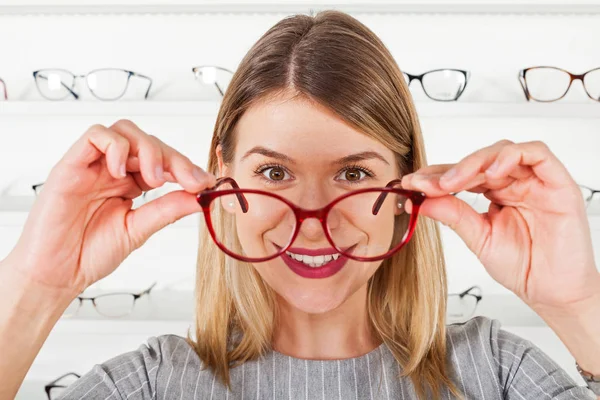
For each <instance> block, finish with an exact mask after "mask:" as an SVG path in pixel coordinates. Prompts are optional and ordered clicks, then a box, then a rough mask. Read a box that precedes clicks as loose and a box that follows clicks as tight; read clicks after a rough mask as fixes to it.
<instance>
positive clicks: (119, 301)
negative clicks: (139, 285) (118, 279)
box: [62, 282, 156, 318]
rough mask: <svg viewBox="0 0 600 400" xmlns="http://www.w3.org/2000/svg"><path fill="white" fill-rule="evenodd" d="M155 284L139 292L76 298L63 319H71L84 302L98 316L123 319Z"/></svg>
mask: <svg viewBox="0 0 600 400" xmlns="http://www.w3.org/2000/svg"><path fill="white" fill-rule="evenodd" d="M155 285H156V282H154V283H153V284H152V285H150V287H148V288H147V289H145V290H142V291H141V292H137V293H131V292H114V293H104V294H101V295H98V296H77V298H75V299H74V300H73V301H72V302H71V304H69V306H68V307H67V309H66V310H65V312H64V313H63V315H62V316H63V317H72V316H74V315H76V314H77V312H78V311H79V309H80V308H81V306H82V305H83V302H84V301H90V302H91V303H92V305H93V306H94V308H95V309H96V311H97V312H98V314H100V315H103V316H105V317H111V318H118V317H125V316H127V315H129V314H131V313H132V311H133V309H134V307H135V303H136V302H137V300H138V299H140V298H141V297H142V296H144V295H149V294H150V291H151V290H152V288H154V286H155Z"/></svg>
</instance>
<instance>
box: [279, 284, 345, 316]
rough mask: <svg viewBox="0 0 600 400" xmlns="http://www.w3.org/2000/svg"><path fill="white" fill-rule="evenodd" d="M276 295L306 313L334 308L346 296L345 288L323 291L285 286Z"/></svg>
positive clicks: (339, 304) (316, 312) (317, 312)
mask: <svg viewBox="0 0 600 400" xmlns="http://www.w3.org/2000/svg"><path fill="white" fill-rule="evenodd" d="M278 295H279V297H282V298H283V299H284V300H285V302H286V303H287V304H288V305H289V306H292V307H293V308H295V309H297V310H298V311H302V312H305V313H307V314H323V313H326V312H328V311H332V310H335V309H336V308H338V307H339V306H341V305H342V304H343V303H344V302H345V301H346V299H347V298H348V292H347V291H346V290H328V291H327V293H324V292H323V291H322V290H314V289H312V290H311V289H307V288H293V289H292V288H286V289H284V290H282V291H281V292H278Z"/></svg>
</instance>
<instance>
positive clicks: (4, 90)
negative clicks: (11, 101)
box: [0, 79, 8, 100]
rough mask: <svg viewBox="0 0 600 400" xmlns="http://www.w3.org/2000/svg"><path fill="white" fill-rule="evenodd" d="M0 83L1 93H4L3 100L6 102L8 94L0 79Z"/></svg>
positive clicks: (4, 84)
mask: <svg viewBox="0 0 600 400" xmlns="http://www.w3.org/2000/svg"><path fill="white" fill-rule="evenodd" d="M0 83H1V84H2V91H3V92H4V100H8V92H7V91H6V83H4V81H3V80H2V79H0Z"/></svg>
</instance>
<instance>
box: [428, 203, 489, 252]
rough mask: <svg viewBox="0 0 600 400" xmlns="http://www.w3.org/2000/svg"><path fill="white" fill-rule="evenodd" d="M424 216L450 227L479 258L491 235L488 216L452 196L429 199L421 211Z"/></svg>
mask: <svg viewBox="0 0 600 400" xmlns="http://www.w3.org/2000/svg"><path fill="white" fill-rule="evenodd" d="M419 215H423V216H426V217H429V218H432V219H434V220H437V221H440V222H441V223H442V224H444V225H446V226H448V227H450V228H451V229H452V230H453V231H455V232H456V233H457V234H458V236H460V238H461V239H462V240H463V241H464V242H465V244H466V245H467V247H468V248H469V249H470V250H471V251H472V252H473V253H475V255H477V256H479V252H480V251H481V247H482V245H483V243H484V241H485V240H486V238H487V236H488V234H489V222H488V219H487V214H479V213H478V212H477V211H475V209H474V208H473V207H471V206H470V205H469V204H467V203H466V202H464V201H463V200H461V199H459V198H456V197H455V196H452V195H447V196H442V197H428V198H427V200H425V201H424V202H423V204H422V205H421V208H420V210H419Z"/></svg>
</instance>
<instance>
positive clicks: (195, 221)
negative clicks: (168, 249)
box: [0, 196, 204, 229]
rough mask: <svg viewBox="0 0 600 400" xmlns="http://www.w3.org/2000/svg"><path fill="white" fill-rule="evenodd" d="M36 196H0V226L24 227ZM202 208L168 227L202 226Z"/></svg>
mask: <svg viewBox="0 0 600 400" xmlns="http://www.w3.org/2000/svg"><path fill="white" fill-rule="evenodd" d="M34 200H35V198H34V197H33V196H18V197H17V196H14V197H12V198H7V197H4V198H3V197H0V227H7V226H17V227H22V226H23V225H24V224H25V221H27V216H28V215H29V209H30V208H31V205H32V204H33V201H34ZM200 218H204V217H203V216H202V215H201V208H200V206H198V213H195V214H191V215H188V216H186V217H183V218H181V219H180V220H178V221H176V222H174V223H173V224H170V225H168V226H167V227H166V228H167V229H171V228H197V227H199V226H200Z"/></svg>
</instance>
